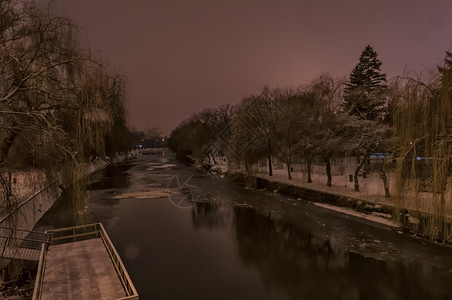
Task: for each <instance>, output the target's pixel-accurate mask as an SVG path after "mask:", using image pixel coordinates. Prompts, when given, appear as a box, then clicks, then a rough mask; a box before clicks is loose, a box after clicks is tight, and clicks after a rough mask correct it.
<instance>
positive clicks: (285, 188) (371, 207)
mask: <svg viewBox="0 0 452 300" xmlns="http://www.w3.org/2000/svg"><path fill="white" fill-rule="evenodd" d="M228 177H229V178H231V179H232V180H234V181H235V182H237V183H239V184H241V185H244V186H247V187H252V188H256V189H264V190H267V191H269V192H277V193H279V194H282V195H286V196H289V197H292V198H296V199H302V200H304V201H308V202H318V203H326V204H331V205H335V206H339V207H345V208H350V209H353V210H355V211H358V212H361V213H366V214H368V213H383V214H385V215H392V216H393V217H392V218H393V219H397V216H396V214H400V216H401V218H400V220H401V221H402V224H400V225H401V228H402V229H404V230H405V231H407V232H412V233H421V235H423V236H424V237H426V238H428V239H433V240H438V241H442V242H448V243H450V242H452V239H450V238H448V237H441V236H436V235H435V234H434V233H432V234H428V233H426V230H425V229H426V228H428V226H431V222H432V219H434V218H441V217H439V216H437V215H432V214H431V213H424V212H419V211H414V210H410V209H405V208H398V209H397V208H396V207H395V206H392V205H385V204H380V203H375V202H372V201H366V200H364V199H358V198H353V197H348V196H344V195H339V194H334V193H328V192H325V191H319V190H315V189H309V188H306V187H300V186H294V185H291V184H287V183H282V182H276V181H270V180H267V179H264V178H260V177H257V176H252V175H245V174H243V173H233V174H229V175H228ZM443 220H444V226H448V227H449V228H452V219H451V218H450V217H448V216H447V217H444V218H443Z"/></svg>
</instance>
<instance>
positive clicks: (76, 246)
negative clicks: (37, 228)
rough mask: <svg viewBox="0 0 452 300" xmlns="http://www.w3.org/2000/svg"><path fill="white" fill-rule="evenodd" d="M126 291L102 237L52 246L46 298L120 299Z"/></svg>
mask: <svg viewBox="0 0 452 300" xmlns="http://www.w3.org/2000/svg"><path fill="white" fill-rule="evenodd" d="M125 296H126V294H125V291H124V289H123V287H122V285H121V282H120V280H119V277H118V275H117V273H116V271H115V268H114V266H113V264H112V262H111V259H110V257H109V255H108V253H107V251H106V248H105V246H104V244H103V242H102V239H100V238H95V239H90V240H85V241H78V242H73V243H67V244H61V245H52V246H50V247H49V250H48V252H47V257H46V265H45V270H44V282H43V285H42V299H108V300H111V299H118V298H122V297H125Z"/></svg>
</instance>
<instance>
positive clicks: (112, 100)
mask: <svg viewBox="0 0 452 300" xmlns="http://www.w3.org/2000/svg"><path fill="white" fill-rule="evenodd" d="M0 21H1V22H0V50H1V51H0V128H1V131H0V176H1V181H0V183H1V186H2V195H3V199H2V200H3V206H4V207H5V208H6V213H8V212H10V211H12V210H14V209H15V208H16V207H17V206H18V205H19V199H17V197H15V195H13V193H12V189H11V174H13V173H14V172H16V171H17V170H18V169H33V170H35V171H36V170H38V171H39V172H43V173H45V174H46V178H47V181H48V182H49V183H50V182H55V181H57V182H62V186H63V188H64V189H66V190H71V193H69V194H70V195H71V197H69V200H68V203H69V205H70V206H71V207H73V211H74V212H75V216H74V222H75V223H83V222H84V217H83V208H84V204H83V202H82V201H81V200H80V199H83V198H84V187H85V186H86V170H85V166H86V163H87V162H89V158H90V157H92V156H99V157H104V156H105V155H106V151H105V137H106V136H107V135H110V136H111V133H112V130H113V128H114V124H117V123H118V122H117V121H118V120H119V121H120V122H121V121H122V122H124V120H125V109H124V107H125V104H124V99H125V96H124V80H123V79H122V77H120V76H117V75H111V72H110V69H109V67H108V65H107V64H106V62H105V60H104V59H102V57H101V56H100V55H94V54H93V53H92V52H91V51H89V50H87V49H86V48H84V47H83V46H82V45H81V43H80V41H79V39H78V32H77V28H76V27H75V26H74V25H73V24H72V23H71V21H70V20H69V19H67V18H65V17H60V16H55V15H52V14H51V13H50V12H43V11H41V10H40V9H39V8H37V7H36V6H35V5H34V4H33V3H32V2H27V1H15V0H5V1H1V2H0ZM14 223H15V222H14V221H12V224H11V225H10V226H11V227H15V226H16V224H14Z"/></svg>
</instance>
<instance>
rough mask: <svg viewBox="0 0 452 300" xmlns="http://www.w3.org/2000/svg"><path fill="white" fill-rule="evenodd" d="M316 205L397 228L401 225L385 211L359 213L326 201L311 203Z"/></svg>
mask: <svg viewBox="0 0 452 300" xmlns="http://www.w3.org/2000/svg"><path fill="white" fill-rule="evenodd" d="M312 204H314V205H316V206H320V207H323V208H326V209H331V210H334V211H338V212H341V213H344V214H347V215H351V216H355V217H358V218H363V219H366V220H369V221H372V222H377V223H381V224H385V225H388V226H391V227H395V228H399V227H401V225H400V224H399V223H397V222H396V221H393V220H390V218H391V217H392V216H391V215H390V214H385V213H379V212H373V213H371V214H365V213H361V212H357V211H355V210H353V209H350V208H345V207H339V206H335V205H331V204H326V203H312Z"/></svg>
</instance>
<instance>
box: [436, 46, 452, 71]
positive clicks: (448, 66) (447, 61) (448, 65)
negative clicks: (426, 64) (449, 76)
mask: <svg viewBox="0 0 452 300" xmlns="http://www.w3.org/2000/svg"><path fill="white" fill-rule="evenodd" d="M437 68H438V71H439V72H440V73H441V75H442V76H445V75H446V73H448V72H450V71H451V70H452V52H450V51H446V56H445V57H444V64H443V66H438V67H437Z"/></svg>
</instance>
